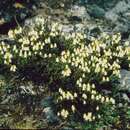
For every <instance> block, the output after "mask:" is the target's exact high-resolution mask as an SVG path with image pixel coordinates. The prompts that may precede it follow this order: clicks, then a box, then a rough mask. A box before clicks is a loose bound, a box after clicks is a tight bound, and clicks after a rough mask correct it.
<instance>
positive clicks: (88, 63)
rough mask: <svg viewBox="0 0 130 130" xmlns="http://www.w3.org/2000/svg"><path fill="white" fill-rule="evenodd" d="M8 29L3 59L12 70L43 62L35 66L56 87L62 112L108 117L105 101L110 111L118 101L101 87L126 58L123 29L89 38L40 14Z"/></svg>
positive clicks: (105, 86)
mask: <svg viewBox="0 0 130 130" xmlns="http://www.w3.org/2000/svg"><path fill="white" fill-rule="evenodd" d="M8 35H9V37H10V38H11V39H12V40H13V41H14V44H7V43H5V42H2V43H1V44H0V64H2V65H3V64H4V65H6V67H7V68H9V69H10V71H13V72H14V73H15V72H21V70H24V69H25V68H26V66H28V65H29V66H31V64H33V65H34V66H35V65H37V64H40V67H39V68H35V69H36V70H38V71H37V72H38V73H40V74H41V75H42V76H43V77H44V78H46V79H43V81H44V84H46V86H48V87H50V88H51V89H53V90H54V91H55V93H54V95H55V98H56V100H57V115H58V116H60V117H62V118H63V119H69V118H70V117H71V118H72V117H73V119H74V120H82V121H84V122H99V121H100V120H104V122H105V120H107V117H109V116H110V115H109V114H103V112H102V111H103V110H104V106H106V108H107V109H106V110H109V111H111V110H113V109H114V108H115V102H116V101H115V99H114V98H113V97H112V95H105V94H104V93H103V92H102V89H108V88H110V89H111V87H112V82H113V79H116V78H117V79H118V78H120V69H121V64H122V62H124V60H127V59H128V58H127V55H128V51H127V49H126V46H124V45H122V44H121V36H120V34H114V35H108V34H102V36H101V37H100V38H99V39H94V40H93V41H91V42H88V40H87V39H86V35H85V34H82V33H79V32H73V33H65V32H63V31H62V25H60V24H59V23H54V22H52V23H51V22H49V21H48V20H45V19H43V18H42V17H38V18H36V19H35V20H34V22H33V24H32V25H30V26H26V27H24V28H21V27H18V28H17V29H15V30H10V31H9V33H8ZM30 63H31V64H30ZM36 70H33V71H36ZM39 70H40V71H39ZM31 71H32V70H31ZM31 71H30V72H29V73H31ZM52 87H53V88H52ZM106 113H107V111H106ZM110 123H111V122H110Z"/></svg>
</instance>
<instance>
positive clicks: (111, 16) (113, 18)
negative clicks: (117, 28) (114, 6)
mask: <svg viewBox="0 0 130 130" xmlns="http://www.w3.org/2000/svg"><path fill="white" fill-rule="evenodd" d="M105 18H106V19H107V20H110V21H112V22H113V23H114V22H116V21H117V20H118V18H119V16H118V15H117V14H116V13H114V12H113V11H111V10H110V11H108V12H106V13H105Z"/></svg>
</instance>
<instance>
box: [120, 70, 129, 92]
mask: <svg viewBox="0 0 130 130" xmlns="http://www.w3.org/2000/svg"><path fill="white" fill-rule="evenodd" d="M119 89H120V90H123V91H126V92H129V93H130V71H127V70H121V79H120V88H119Z"/></svg>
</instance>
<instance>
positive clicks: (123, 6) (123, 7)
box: [105, 1, 130, 23]
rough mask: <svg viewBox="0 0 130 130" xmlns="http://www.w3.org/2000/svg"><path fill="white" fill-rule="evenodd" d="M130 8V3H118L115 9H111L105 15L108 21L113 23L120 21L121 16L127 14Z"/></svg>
mask: <svg viewBox="0 0 130 130" xmlns="http://www.w3.org/2000/svg"><path fill="white" fill-rule="evenodd" d="M129 8H130V2H129V3H127V2H125V1H120V2H118V3H117V4H116V5H115V7H113V8H112V9H109V10H108V11H107V12H106V13H105V18H106V19H107V20H111V21H112V22H113V23H114V22H116V21H118V19H119V17H121V16H120V14H122V13H125V12H126V11H127V10H128V9H129Z"/></svg>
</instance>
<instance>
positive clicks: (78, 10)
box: [70, 5, 90, 21]
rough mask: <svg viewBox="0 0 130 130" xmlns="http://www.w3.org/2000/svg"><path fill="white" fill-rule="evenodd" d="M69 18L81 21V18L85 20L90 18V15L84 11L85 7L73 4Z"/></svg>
mask: <svg viewBox="0 0 130 130" xmlns="http://www.w3.org/2000/svg"><path fill="white" fill-rule="evenodd" d="M70 12H71V19H73V20H77V21H82V20H83V19H85V20H90V16H89V14H88V13H87V11H86V8H85V7H84V6H78V5H74V6H73V7H72V8H71V10H70Z"/></svg>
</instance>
